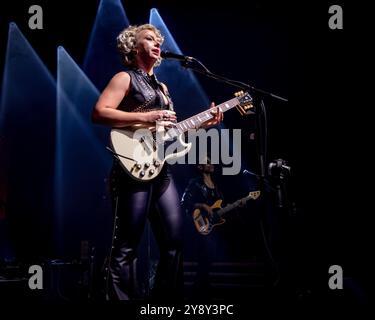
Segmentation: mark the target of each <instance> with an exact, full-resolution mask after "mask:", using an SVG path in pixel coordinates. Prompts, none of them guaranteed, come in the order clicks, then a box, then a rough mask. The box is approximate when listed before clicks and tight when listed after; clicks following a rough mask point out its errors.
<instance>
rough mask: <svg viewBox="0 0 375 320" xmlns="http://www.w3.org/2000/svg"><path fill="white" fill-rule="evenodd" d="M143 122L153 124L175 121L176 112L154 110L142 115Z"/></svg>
mask: <svg viewBox="0 0 375 320" xmlns="http://www.w3.org/2000/svg"><path fill="white" fill-rule="evenodd" d="M143 116H144V122H150V123H154V122H156V121H160V120H163V121H171V122H175V121H177V117H176V112H174V111H168V110H156V111H149V112H145V113H144V115H143Z"/></svg>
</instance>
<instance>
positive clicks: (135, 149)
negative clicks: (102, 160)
mask: <svg viewBox="0 0 375 320" xmlns="http://www.w3.org/2000/svg"><path fill="white" fill-rule="evenodd" d="M154 133H155V129H152V128H130V129H112V130H111V134H110V137H111V145H112V149H113V151H114V153H115V155H116V156H117V158H118V160H119V161H120V163H121V165H122V167H123V168H124V170H125V172H126V173H128V174H129V175H130V176H131V177H132V178H134V179H135V180H137V181H149V180H152V179H154V178H155V177H157V176H158V174H159V173H160V172H161V170H162V169H163V166H164V163H165V161H166V160H168V159H173V158H178V157H182V156H184V155H185V154H187V153H188V152H189V151H190V148H191V143H185V141H184V140H183V136H182V135H180V136H179V137H178V138H177V139H178V142H179V146H180V147H179V150H180V151H178V152H175V153H171V154H168V155H167V154H165V147H164V143H165V142H166V138H164V137H163V132H159V133H158V134H157V135H156V136H155V134H154Z"/></svg>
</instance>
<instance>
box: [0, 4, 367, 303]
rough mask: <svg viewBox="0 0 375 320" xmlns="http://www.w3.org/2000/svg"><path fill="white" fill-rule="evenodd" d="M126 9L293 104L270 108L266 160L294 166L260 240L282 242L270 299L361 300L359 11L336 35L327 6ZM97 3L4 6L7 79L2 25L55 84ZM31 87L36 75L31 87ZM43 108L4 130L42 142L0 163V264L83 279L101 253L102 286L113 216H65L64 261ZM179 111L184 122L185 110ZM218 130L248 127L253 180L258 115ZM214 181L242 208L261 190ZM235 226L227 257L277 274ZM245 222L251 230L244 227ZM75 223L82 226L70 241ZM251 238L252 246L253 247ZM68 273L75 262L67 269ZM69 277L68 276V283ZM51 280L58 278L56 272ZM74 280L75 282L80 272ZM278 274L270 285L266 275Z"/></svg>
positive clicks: (229, 230)
mask: <svg viewBox="0 0 375 320" xmlns="http://www.w3.org/2000/svg"><path fill="white" fill-rule="evenodd" d="M32 4H39V5H41V6H42V8H43V14H44V29H43V30H30V29H29V27H28V24H27V23H28V19H29V16H30V15H29V14H28V8H29V6H30V5H32ZM122 4H123V7H124V9H125V12H126V15H127V17H128V19H129V22H130V23H131V24H142V23H147V22H148V19H149V10H150V9H151V8H157V9H158V10H159V14H160V15H161V16H162V18H163V19H164V22H165V24H166V26H167V27H168V28H169V30H170V32H171V33H172V35H173V37H174V39H175V40H176V41H177V43H178V44H179V46H180V49H181V51H182V52H183V53H184V54H186V55H190V56H194V57H196V58H198V59H199V60H200V61H202V62H203V63H204V64H205V65H206V66H207V67H208V68H209V69H210V70H211V71H213V72H215V73H217V74H220V75H223V76H227V77H229V78H231V79H235V80H239V81H243V82H245V83H248V84H250V85H252V86H255V87H258V88H261V89H263V90H266V91H270V92H272V93H275V94H278V95H280V96H283V97H287V98H288V99H289V102H288V103H285V102H280V101H277V100H275V99H271V98H265V105H266V109H267V115H268V138H269V139H268V148H267V150H268V154H267V156H268V161H271V160H273V159H278V158H282V159H285V160H286V161H287V162H288V164H289V165H290V166H291V168H292V171H291V177H290V178H289V179H288V180H287V182H288V183H287V184H288V191H289V193H288V195H289V200H290V204H291V210H290V211H285V212H281V213H280V212H279V211H277V209H275V207H274V204H275V203H274V201H275V198H274V195H273V194H272V193H271V194H270V195H269V197H270V205H269V207H268V208H267V217H268V218H267V221H268V222H270V221H273V223H268V224H267V223H266V229H267V230H268V229H272V228H273V227H275V225H276V228H277V230H281V235H282V237H281V240H280V239H279V240H280V241H277V243H275V244H274V247H272V249H274V250H275V253H274V254H275V257H274V258H275V259H277V260H278V261H281V263H280V270H279V272H280V275H281V276H280V281H279V282H278V285H277V288H276V289H275V288H272V289H270V292H272V296H273V297H275V296H274V294H275V295H276V297H283V298H286V299H287V300H288V301H292V302H297V301H301V300H306V301H311V300H318V301H321V302H322V301H328V302H330V301H339V302H346V301H353V302H357V301H367V299H368V291H369V284H368V282H369V279H368V277H369V274H370V272H369V270H370V269H372V267H373V266H372V265H371V264H370V262H369V260H370V255H371V252H372V250H370V249H371V247H370V240H371V236H370V230H371V229H370V228H371V227H370V223H369V219H370V216H371V213H372V212H371V210H372V209H371V208H372V206H369V203H370V201H369V199H371V198H370V190H371V188H370V187H367V186H366V185H365V184H364V183H363V182H362V179H363V178H364V179H365V180H366V181H367V182H368V183H369V184H370V185H371V184H372V179H371V178H370V175H371V174H372V163H371V162H372V161H371V160H372V158H371V157H366V156H365V155H366V154H367V153H368V151H369V149H370V143H369V141H368V140H369V132H368V131H369V128H370V125H369V124H368V121H366V120H367V119H369V118H368V117H366V115H365V111H366V109H368V108H370V105H369V104H370V103H371V100H368V99H367V96H366V92H367V91H366V90H365V88H366V87H368V85H366V80H364V77H363V73H364V72H365V71H366V70H367V67H368V66H367V64H366V58H368V57H369V53H368V51H367V50H366V48H365V47H366V46H367V45H368V44H369V38H367V37H366V36H365V33H364V31H365V30H367V29H366V26H365V22H366V19H360V20H357V21H356V18H360V17H361V16H360V14H361V15H362V14H363V13H360V12H359V9H358V8H356V7H354V5H353V4H349V3H347V2H345V3H344V2H340V3H339V4H340V5H342V6H343V9H344V30H330V29H329V28H328V18H329V14H328V8H329V6H330V5H331V3H324V4H319V5H318V4H315V3H313V2H311V3H304V4H299V5H296V4H291V3H289V4H286V3H285V2H278V3H271V2H269V1H244V2H243V3H241V2H238V1H231V2H226V3H225V4H217V3H215V4H212V5H209V4H203V3H198V2H197V3H195V2H179V1H122ZM98 5H99V1H82V2H78V1H54V2H52V1H34V2H27V1H26V2H25V1H12V2H4V3H3V4H2V5H1V6H2V8H1V13H0V39H1V41H0V61H1V63H0V68H1V69H0V72H1V73H3V71H4V69H5V68H4V62H5V52H6V44H7V38H8V24H9V22H11V21H13V22H15V23H16V24H17V26H18V28H19V29H20V30H21V31H22V33H23V35H24V36H25V37H26V39H27V40H28V41H29V43H30V44H31V46H32V47H33V48H34V50H35V51H36V53H37V54H38V55H39V57H40V58H41V60H42V61H43V63H44V64H45V66H46V67H47V69H48V70H49V71H50V72H51V74H52V76H53V77H55V78H56V70H57V58H56V49H57V47H58V46H63V47H64V49H65V50H67V51H68V52H69V55H70V56H71V57H72V58H73V59H74V61H75V62H76V63H77V64H78V65H79V66H80V67H82V66H83V61H84V57H85V54H86V49H87V46H88V42H89V39H90V34H91V31H92V28H93V25H94V21H95V16H96V13H97V10H98ZM197 79H198V81H199V82H200V84H201V86H202V88H203V90H204V91H205V92H206V93H207V95H208V97H209V99H210V100H212V101H215V102H217V103H219V102H222V101H225V100H228V99H229V98H231V97H232V95H233V93H234V92H235V91H236V89H235V88H231V87H229V86H227V85H224V84H221V83H218V82H215V81H214V80H212V79H207V78H204V77H203V76H200V75H197ZM2 81H4V78H3V80H2ZM166 82H168V79H166ZM2 85H3V86H4V83H2ZM33 85H34V84H33V83H32V77H31V79H30V86H33ZM3 88H4V87H3ZM13 89H15V90H16V89H17V88H13ZM98 89H99V91H100V90H101V89H102V88H98ZM3 95H4V92H2V93H1V96H3ZM173 95H174V92H173V91H172V96H173ZM51 99H52V100H53V97H51ZM39 107H40V108H42V110H45V114H46V117H45V118H43V117H39V118H37V119H35V118H33V110H31V109H30V110H29V111H28V112H27V114H24V118H21V119H20V118H18V117H17V118H12V119H11V121H12V123H7V128H8V129H9V128H12V127H13V124H14V126H15V127H18V126H23V125H25V126H26V127H27V128H28V130H30V131H29V132H31V136H32V139H38V141H39V142H40V144H38V148H37V149H33V148H32V143H30V145H29V146H28V147H27V146H23V147H22V150H23V151H24V152H25V153H24V154H25V155H27V157H26V158H22V159H20V158H19V157H17V158H15V159H14V158H9V156H7V155H5V154H4V153H2V154H1V157H2V163H1V165H2V166H3V168H8V169H9V168H10V169H9V170H8V169H7V170H3V171H5V172H3V177H2V178H3V180H2V181H3V186H1V188H0V191H1V192H2V193H3V195H2V197H3V198H0V200H1V199H4V202H7V203H9V205H8V207H4V209H2V210H3V211H2V215H0V226H1V229H0V232H1V235H0V240H1V242H2V243H1V244H0V248H1V250H2V251H1V254H2V256H0V261H1V259H2V261H3V265H6V264H7V263H13V264H15V265H19V264H21V265H28V264H31V263H34V262H35V263H39V262H40V261H42V262H43V263H47V265H48V264H49V265H50V266H51V260H54V259H56V261H59V262H61V263H62V265H63V266H65V268H70V267H71V268H72V269H74V268H75V267H74V266H75V264H76V266H77V268H78V269H79V268H84V267H85V265H82V264H81V258H82V255H83V258H84V259H87V256H88V255H89V253H88V251H87V250H89V249H90V248H91V246H95V247H96V250H97V251H96V254H97V260H96V262H95V263H96V264H95V269H96V271H95V274H96V273H99V274H100V268H101V265H102V259H103V258H104V256H105V252H106V249H107V247H108V241H109V239H108V237H107V235H108V232H110V223H111V221H110V219H108V216H104V215H101V214H103V212H106V211H100V210H101V209H100V208H99V209H98V211H95V212H94V213H93V215H94V216H93V219H92V220H90V214H88V213H84V214H82V215H78V216H75V217H69V218H68V219H69V222H67V225H68V227H67V228H66V229H63V230H64V231H63V232H64V234H61V236H62V237H63V239H65V241H67V243H65V244H64V245H65V248H66V250H65V251H63V254H61V255H59V254H57V252H58V251H56V250H57V249H56V241H57V240H56V237H57V235H56V233H55V231H54V230H55V227H56V224H55V223H56V221H55V219H56V217H55V216H54V215H55V214H56V211H55V209H56V207H55V205H56V204H55V203H54V202H53V199H52V196H53V193H52V192H51V189H50V187H51V186H52V185H53V178H52V176H53V175H54V174H55V172H54V170H55V169H54V166H53V164H54V161H55V160H56V159H55V153H54V152H50V153H48V157H47V158H43V159H40V158H39V155H40V154H41V153H42V154H43V152H45V151H46V149H45V148H51V150H52V149H54V148H56V146H55V141H56V140H55V138H56V137H55V136H54V135H53V134H52V135H45V130H46V128H47V129H48V131H49V132H54V126H55V123H54V122H53V123H51V119H54V118H55V116H56V114H55V112H54V111H51V110H54V109H53V108H52V109H48V108H46V106H38V105H34V106H33V108H39ZM197 107H201V108H203V106H197ZM3 108H4V107H3ZM176 108H177V110H178V105H176ZM1 112H3V110H0V113H1ZM43 112H44V111H43ZM181 112H182V113H183V112H184V111H181ZM28 119H29V120H30V121H28ZM224 124H225V126H226V127H227V128H241V129H243V133H244V134H243V137H242V139H243V141H242V142H243V143H242V144H243V145H242V153H243V165H245V166H246V167H247V168H249V169H250V170H252V171H254V172H257V173H259V165H258V158H257V150H256V147H255V142H254V140H252V139H250V135H251V133H254V132H255V117H254V116H248V117H245V118H244V117H240V115H239V113H238V112H237V111H230V112H228V114H226V116H225V120H224ZM65 129H66V130H68V128H65ZM9 130H10V129H9ZM7 132H9V131H7ZM0 134H1V135H0V139H1V140H0V143H1V144H2V148H3V149H2V150H6V148H5V147H4V146H9V145H12V148H15V144H22V145H24V144H25V143H26V144H28V143H27V142H25V141H23V140H22V139H21V137H19V136H16V137H17V139H16V140H12V141H7V138H6V135H5V134H4V133H0ZM24 139H25V138H24ZM43 145H44V146H43ZM8 150H9V149H8ZM12 150H13V149H12ZM93 161H95V160H93ZM41 162H42V163H43V166H42V165H41V164H40V163H41ZM44 164H45V165H44ZM35 168H36V169H35ZM193 172H194V171H184V173H179V171H178V168H176V169H175V174H176V176H177V177H176V179H177V181H178V183H179V185H178V188H179V192H180V193H181V194H182V192H183V189H184V187H185V185H186V183H187V181H188V178H189V177H190V175H191V174H193ZM9 173H11V175H12V176H9ZM0 177H1V176H0ZM5 177H6V178H5ZM217 179H218V181H219V183H221V185H222V186H223V191H224V193H225V194H226V196H227V199H228V201H233V200H235V199H237V198H239V197H242V196H244V195H245V194H246V191H248V189H246V188H248V183H250V184H251V186H252V187H253V188H256V187H257V185H256V181H255V182H254V181H251V182H249V181H248V180H247V178H246V177H245V176H243V175H241V174H240V175H238V176H237V177H225V178H223V177H220V176H218V177H217ZM4 181H8V182H7V183H5V182H4ZM90 181H91V180H90V179H88V180H87V181H85V182H82V181H75V182H74V184H75V186H77V185H78V186H79V188H81V189H82V190H85V189H87V188H89V186H88V182H90ZM92 181H95V179H94V178H93V180H92ZM21 186H22V187H21ZM77 190H78V188H77ZM20 193H22V194H20ZM50 196H51V197H50ZM97 196H98V197H100V196H102V194H98V195H97ZM83 199H85V198H83ZM87 199H88V198H87ZM65 200H66V199H63V200H62V201H65ZM100 205H102V204H100ZM246 210H248V211H251V212H258V211H259V208H257V207H256V206H255V207H254V206H251V205H250V206H248V207H246V208H245V209H244V211H243V212H241V213H240V215H246V214H248V212H247V211H246ZM275 217H276V218H275ZM237 218H238V217H237ZM238 219H239V220H236V219H233V221H228V226H227V227H226V229H225V230H226V231H223V233H224V236H228V235H229V236H230V235H232V237H235V239H236V240H235V241H234V242H233V243H232V247H231V248H232V249H233V248H237V251H236V254H235V255H234V256H235V258H233V259H235V260H236V261H249V259H252V260H251V261H254V259H255V260H256V259H258V260H260V261H263V262H265V264H267V265H272V263H271V262H270V261H269V257H268V256H267V252H266V250H265V248H264V239H263V237H262V235H261V232H260V229H259V224H258V220H257V219H256V218H253V219H248V218H245V220H241V217H239V218H238ZM238 221H245V222H244V224H243V225H241V227H237V226H238V223H239V222H238ZM275 221H276V222H275ZM72 225H75V227H73V228H72V229H71V230H70V229H69V226H72ZM99 226H100V228H99ZM81 228H83V229H85V230H86V229H87V230H88V231H87V230H86V231H85V232H83V234H84V236H85V237H81V236H82V233H81V234H80V230H82V229H81ZM268 231H269V230H268ZM250 233H252V234H255V235H252V236H249V234H250ZM271 233H272V232H271ZM70 240H71V243H69V241H70ZM77 240H87V241H88V242H89V243H88V244H87V243H85V242H84V243H81V242H79V241H78V242H77ZM77 243H78V244H77ZM86 244H87V246H88V247H87V248H86V247H85V245H86ZM80 245H82V246H83V247H80ZM238 248H240V249H238ZM238 252H239V253H238ZM262 259H263V260H262ZM258 260H257V261H258ZM66 261H69V262H71V263H72V264H71V265H69V266H67V265H66V264H64V263H65V262H66ZM85 261H86V260H85ZM331 265H340V266H342V268H343V270H344V287H345V289H344V290H341V291H340V290H336V291H332V290H330V289H329V287H328V279H329V274H328V268H329V266H331ZM55 268H58V266H57V267H56V266H55ZM62 268H63V267H62ZM270 268H271V269H272V266H271V267H270ZM51 269H53V267H51ZM65 272H66V273H67V277H68V275H69V272H70V271H65ZM51 274H52V275H53V274H54V271H53V270H52V271H51ZM71 274H72V277H75V276H76V273H75V272H74V271H71ZM270 274H271V275H270V277H271V278H272V271H271V272H270ZM272 279H273V278H272ZM77 281H78V280H77ZM79 281H84V280H82V279H81V280H79ZM271 282H272V281H271ZM86 284H87V283H86ZM97 286H98V287H100V285H97ZM98 290H99V289H98ZM275 292H276V293H275ZM279 293H280V295H278V294H279ZM267 294H268V291H266V295H262V296H261V297H262V298H264V299H267V297H268V295H267ZM94 295H95V294H94ZM25 296H27V294H25ZM236 298H238V299H240V297H236ZM242 298H243V297H242Z"/></svg>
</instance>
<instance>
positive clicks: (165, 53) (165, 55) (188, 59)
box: [160, 51, 194, 62]
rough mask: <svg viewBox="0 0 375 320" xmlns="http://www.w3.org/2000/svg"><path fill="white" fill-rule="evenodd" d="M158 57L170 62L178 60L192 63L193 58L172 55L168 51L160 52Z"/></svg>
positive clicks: (176, 54)
mask: <svg viewBox="0 0 375 320" xmlns="http://www.w3.org/2000/svg"><path fill="white" fill-rule="evenodd" d="M160 56H161V57H162V58H163V59H171V60H179V61H189V62H190V61H192V60H193V59H194V58H193V57H189V56H184V55H182V54H178V53H173V52H169V51H162V52H160Z"/></svg>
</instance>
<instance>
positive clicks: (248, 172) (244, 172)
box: [242, 169, 259, 178]
mask: <svg viewBox="0 0 375 320" xmlns="http://www.w3.org/2000/svg"><path fill="white" fill-rule="evenodd" d="M242 174H244V175H249V176H255V177H257V178H259V175H257V174H255V173H254V172H251V171H249V170H246V169H245V170H244V171H242Z"/></svg>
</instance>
